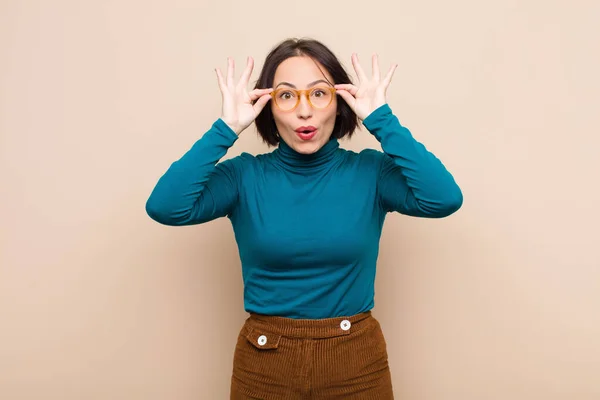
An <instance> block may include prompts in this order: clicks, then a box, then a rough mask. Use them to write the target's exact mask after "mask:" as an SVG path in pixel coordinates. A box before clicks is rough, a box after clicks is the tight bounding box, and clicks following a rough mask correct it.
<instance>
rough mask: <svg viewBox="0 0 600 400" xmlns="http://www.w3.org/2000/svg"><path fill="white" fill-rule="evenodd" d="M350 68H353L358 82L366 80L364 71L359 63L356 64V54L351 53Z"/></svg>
mask: <svg viewBox="0 0 600 400" xmlns="http://www.w3.org/2000/svg"><path fill="white" fill-rule="evenodd" d="M352 66H353V67H354V71H356V76H357V77H358V80H359V81H360V82H364V81H367V80H368V78H367V75H366V74H365V71H363V69H362V67H361V66H360V63H359V62H358V55H357V54H356V53H352Z"/></svg>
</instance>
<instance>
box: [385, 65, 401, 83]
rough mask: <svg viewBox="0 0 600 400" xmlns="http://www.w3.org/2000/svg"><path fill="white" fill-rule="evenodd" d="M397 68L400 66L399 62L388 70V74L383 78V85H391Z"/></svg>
mask: <svg viewBox="0 0 600 400" xmlns="http://www.w3.org/2000/svg"><path fill="white" fill-rule="evenodd" d="M396 68H398V64H394V65H392V66H391V67H390V70H389V71H388V73H387V75H386V76H385V78H384V79H383V87H385V88H387V87H388V86H389V85H390V83H391V82H392V77H393V76H394V72H395V71H396Z"/></svg>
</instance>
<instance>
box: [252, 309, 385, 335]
mask: <svg viewBox="0 0 600 400" xmlns="http://www.w3.org/2000/svg"><path fill="white" fill-rule="evenodd" d="M373 322H374V318H373V316H372V314H371V311H366V312H364V313H360V314H356V315H352V316H348V317H335V318H324V319H295V318H286V317H277V316H270V315H262V314H255V313H251V314H250V317H249V318H248V319H247V320H246V323H247V325H249V327H251V328H253V329H260V330H265V331H269V332H271V333H274V334H277V335H281V336H285V337H295V338H306V339H309V338H312V339H322V338H331V337H336V336H344V335H349V334H350V333H352V332H356V331H357V330H361V329H364V328H366V327H368V326H369V325H371V324H372V323H373Z"/></svg>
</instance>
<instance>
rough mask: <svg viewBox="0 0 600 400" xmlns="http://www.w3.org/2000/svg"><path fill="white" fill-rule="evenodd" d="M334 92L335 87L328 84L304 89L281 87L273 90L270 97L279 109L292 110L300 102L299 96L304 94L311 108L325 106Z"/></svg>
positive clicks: (329, 102) (328, 103)
mask: <svg viewBox="0 0 600 400" xmlns="http://www.w3.org/2000/svg"><path fill="white" fill-rule="evenodd" d="M335 93H336V91H335V88H332V87H329V86H319V87H315V88H311V89H305V90H298V89H291V88H281V89H277V90H275V91H273V92H272V93H271V97H272V98H273V100H274V101H275V105H276V106H277V107H278V108H279V109H280V110H282V111H292V110H294V109H295V108H296V107H298V104H300V99H301V96H306V99H307V100H308V103H309V104H310V105H311V106H312V107H313V108H316V109H323V108H327V107H328V106H329V105H330V104H331V102H332V101H333V97H334V96H335Z"/></svg>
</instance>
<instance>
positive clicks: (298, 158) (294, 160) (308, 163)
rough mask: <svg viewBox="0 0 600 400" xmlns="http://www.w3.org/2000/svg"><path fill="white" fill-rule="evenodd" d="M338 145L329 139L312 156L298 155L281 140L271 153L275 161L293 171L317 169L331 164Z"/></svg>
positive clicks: (333, 139) (336, 141) (332, 139)
mask: <svg viewBox="0 0 600 400" xmlns="http://www.w3.org/2000/svg"><path fill="white" fill-rule="evenodd" d="M339 147H340V144H339V142H338V140H337V139H335V138H331V139H330V140H329V141H328V142H327V143H325V145H324V146H323V147H321V148H320V149H319V150H317V151H316V152H315V153H312V154H302V153H298V152H297V151H296V150H294V149H293V148H291V147H290V146H289V145H288V144H287V143H286V142H285V141H284V140H283V139H280V140H279V147H278V148H277V149H275V151H274V152H273V154H274V156H275V159H276V160H277V161H278V162H280V163H281V164H283V165H284V166H286V167H290V168H292V169H295V170H300V169H302V170H310V169H319V168H320V167H323V166H327V165H328V164H331V163H332V162H333V161H334V160H335V158H336V153H337V150H338V148H339Z"/></svg>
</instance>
